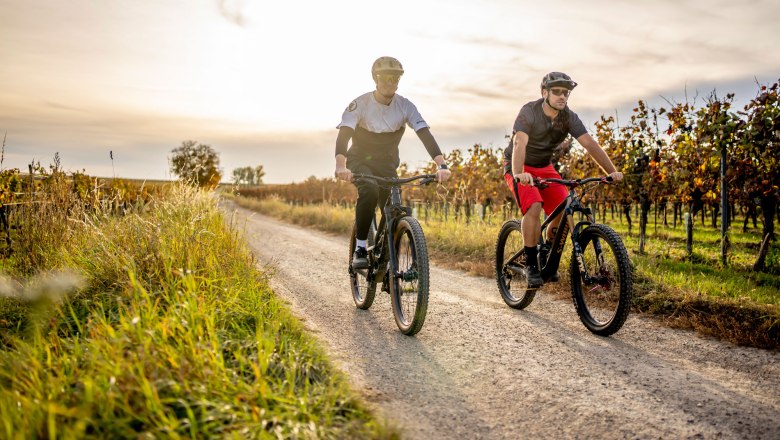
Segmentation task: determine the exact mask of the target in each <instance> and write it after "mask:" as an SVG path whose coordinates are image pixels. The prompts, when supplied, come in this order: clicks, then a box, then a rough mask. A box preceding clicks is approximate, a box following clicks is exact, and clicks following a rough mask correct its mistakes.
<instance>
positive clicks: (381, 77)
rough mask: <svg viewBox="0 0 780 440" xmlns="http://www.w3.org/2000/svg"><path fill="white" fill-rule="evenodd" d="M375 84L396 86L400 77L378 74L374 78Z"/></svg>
mask: <svg viewBox="0 0 780 440" xmlns="http://www.w3.org/2000/svg"><path fill="white" fill-rule="evenodd" d="M376 80H377V82H382V83H390V84H398V82H399V81H401V75H393V74H391V73H380V74H377V76H376Z"/></svg>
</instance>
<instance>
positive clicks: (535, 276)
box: [525, 266, 544, 289]
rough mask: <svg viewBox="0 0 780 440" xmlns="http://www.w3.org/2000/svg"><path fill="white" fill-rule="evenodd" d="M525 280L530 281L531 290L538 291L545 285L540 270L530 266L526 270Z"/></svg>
mask: <svg viewBox="0 0 780 440" xmlns="http://www.w3.org/2000/svg"><path fill="white" fill-rule="evenodd" d="M525 278H526V280H528V288H529V289H538V288H540V287H542V284H544V280H542V273H541V272H539V268H538V267H536V266H528V267H526V268H525Z"/></svg>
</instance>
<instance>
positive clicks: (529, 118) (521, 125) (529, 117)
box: [512, 104, 534, 135]
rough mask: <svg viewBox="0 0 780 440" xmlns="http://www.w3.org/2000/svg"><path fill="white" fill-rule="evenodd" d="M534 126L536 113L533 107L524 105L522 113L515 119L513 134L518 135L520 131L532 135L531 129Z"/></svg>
mask: <svg viewBox="0 0 780 440" xmlns="http://www.w3.org/2000/svg"><path fill="white" fill-rule="evenodd" d="M533 125H534V112H533V107H532V106H531V105H528V104H526V105H524V106H523V108H521V109H520V113H518V114H517V118H516V119H515V125H514V127H513V128H512V133H517V132H518V131H522V132H523V133H525V134H528V135H530V134H531V128H532V127H533Z"/></svg>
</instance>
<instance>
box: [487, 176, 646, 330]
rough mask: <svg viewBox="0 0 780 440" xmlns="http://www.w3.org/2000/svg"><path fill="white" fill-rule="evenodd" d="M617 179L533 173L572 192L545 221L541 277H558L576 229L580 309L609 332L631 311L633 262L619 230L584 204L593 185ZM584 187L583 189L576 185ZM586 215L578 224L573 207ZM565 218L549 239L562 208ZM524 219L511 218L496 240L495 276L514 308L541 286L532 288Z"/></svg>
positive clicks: (574, 266) (575, 288)
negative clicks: (547, 230)
mask: <svg viewBox="0 0 780 440" xmlns="http://www.w3.org/2000/svg"><path fill="white" fill-rule="evenodd" d="M611 181H612V178H611V177H608V176H607V177H591V178H587V179H578V180H562V179H539V178H534V185H536V186H538V187H542V188H543V187H546V186H547V185H549V184H550V183H559V184H561V185H565V186H566V187H567V188H568V191H569V195H568V196H567V197H566V199H565V200H564V201H563V202H561V204H560V205H558V206H557V207H556V208H555V211H553V213H552V214H551V215H550V216H549V217H548V218H547V220H545V221H544V223H542V226H541V232H542V233H541V235H540V238H539V243H538V244H537V249H538V250H539V252H538V255H539V257H538V258H539V266H538V267H539V268H540V270H541V273H542V278H543V279H544V280H545V282H547V281H554V280H555V276H556V275H557V273H558V265H559V264H560V261H561V255H562V253H563V247H564V245H565V243H566V236H567V235H568V234H569V231H571V242H572V245H573V246H572V253H571V268H570V275H571V294H572V299H573V300H574V306H575V308H576V310H577V314H578V315H579V317H580V320H581V321H582V323H583V324H585V327H587V328H588V330H590V331H591V332H593V333H595V334H597V335H601V336H609V335H611V334H613V333H615V332H616V331H618V330H620V327H622V326H623V323H624V322H625V321H626V318H627V317H628V313H629V311H630V308H631V299H632V296H633V293H632V290H633V281H632V271H631V262H630V261H629V259H628V253H627V252H626V247H625V246H624V245H623V241H622V240H621V239H620V236H619V235H618V234H617V233H616V232H615V231H614V230H613V229H612V228H610V227H609V226H606V225H603V224H599V223H596V221H595V219H594V218H593V214H592V213H591V210H590V209H589V208H587V207H585V206H583V205H582V204H581V200H582V197H583V196H584V195H585V193H586V192H587V191H589V190H590V189H592V188H594V187H596V186H598V185H600V184H602V183H609V182H611ZM578 187H579V188H580V191H579V193H578V192H577V191H576V190H575V188H578ZM575 212H579V213H582V214H583V215H584V217H585V219H584V220H582V221H580V222H578V223H577V224H576V225H575V224H574V213H575ZM561 213H563V218H562V219H561V222H560V224H559V226H558V228H557V230H556V231H555V234H554V238H553V240H552V242H550V243H548V242H545V233H544V231H545V228H546V227H547V226H548V225H549V224H550V222H551V221H552V219H554V218H555V217H556V216H557V215H558V214H561ZM520 225H521V223H520V220H517V219H512V220H508V221H506V222H505V223H504V224H503V226H502V227H501V232H499V234H498V240H496V281H497V283H498V290H499V292H501V297H502V298H503V299H504V302H505V303H506V304H507V305H508V306H509V307H512V308H515V309H524V308H526V307H528V305H529V304H531V301H533V299H534V296H535V294H536V289H529V288H528V281H527V279H526V271H525V268H526V255H525V250H524V246H525V243H524V241H523V233H522V228H521V227H520Z"/></svg>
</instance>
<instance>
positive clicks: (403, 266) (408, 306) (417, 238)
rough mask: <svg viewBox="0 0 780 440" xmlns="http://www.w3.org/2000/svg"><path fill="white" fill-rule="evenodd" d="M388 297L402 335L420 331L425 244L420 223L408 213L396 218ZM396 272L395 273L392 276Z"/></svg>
mask: <svg viewBox="0 0 780 440" xmlns="http://www.w3.org/2000/svg"><path fill="white" fill-rule="evenodd" d="M393 248H394V249H395V259H394V261H393V262H392V264H391V266H390V267H391V269H394V270H393V271H391V272H390V298H391V302H392V307H393V315H394V316H395V323H396V325H397V326H398V328H399V329H400V330H401V333H403V334H405V335H409V336H411V335H414V334H416V333H417V332H419V331H420V329H421V328H422V326H423V323H424V322H425V314H426V313H427V311H428V283H429V271H428V246H427V245H426V243H425V235H423V230H422V226H420V223H419V222H417V220H416V219H415V218H413V217H410V216H405V217H402V218H401V219H400V220H399V221H398V225H397V226H396V229H395V232H394V233H393ZM395 271H397V273H398V276H397V277H396V276H393V275H394V272H395Z"/></svg>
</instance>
